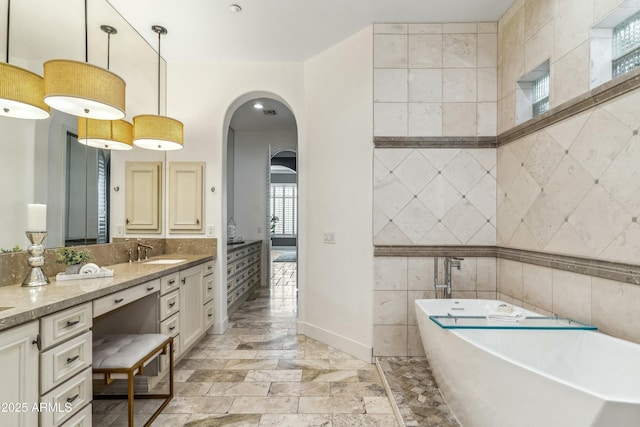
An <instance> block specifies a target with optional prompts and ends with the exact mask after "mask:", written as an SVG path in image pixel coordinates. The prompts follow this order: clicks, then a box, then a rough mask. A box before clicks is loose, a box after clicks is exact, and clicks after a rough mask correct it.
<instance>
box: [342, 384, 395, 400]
mask: <svg viewBox="0 0 640 427" xmlns="http://www.w3.org/2000/svg"><path fill="white" fill-rule="evenodd" d="M331 396H332V397H339V396H363V397H364V396H369V397H382V396H384V397H385V398H386V397H387V392H386V391H385V389H384V387H383V386H381V385H380V384H378V383H367V382H362V383H361V382H358V383H345V382H342V383H331Z"/></svg>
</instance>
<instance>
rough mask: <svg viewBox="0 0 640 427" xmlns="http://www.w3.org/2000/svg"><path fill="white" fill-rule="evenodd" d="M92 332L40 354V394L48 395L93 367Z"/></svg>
mask: <svg viewBox="0 0 640 427" xmlns="http://www.w3.org/2000/svg"><path fill="white" fill-rule="evenodd" d="M91 336H92V335H91V331H87V332H85V333H84V334H82V335H80V336H79V337H76V338H73V339H71V340H69V341H67V342H65V343H63V344H60V345H58V346H57V347H54V348H52V349H50V350H47V351H45V352H43V353H41V354H40V392H41V393H46V392H48V391H49V390H51V389H52V388H54V387H55V386H57V385H58V384H61V383H62V382H63V381H65V380H66V379H68V378H71V377H72V376H74V375H75V374H77V373H78V372H80V371H82V370H83V369H85V368H86V367H88V366H90V365H91V361H92V356H93V353H92V344H93V343H92V341H91Z"/></svg>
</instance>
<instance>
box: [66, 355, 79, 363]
mask: <svg viewBox="0 0 640 427" xmlns="http://www.w3.org/2000/svg"><path fill="white" fill-rule="evenodd" d="M78 359H80V355H77V356H73V357H67V364H69V363H73V362H75V361H76V360H78Z"/></svg>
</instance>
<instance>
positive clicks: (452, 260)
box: [433, 256, 464, 298]
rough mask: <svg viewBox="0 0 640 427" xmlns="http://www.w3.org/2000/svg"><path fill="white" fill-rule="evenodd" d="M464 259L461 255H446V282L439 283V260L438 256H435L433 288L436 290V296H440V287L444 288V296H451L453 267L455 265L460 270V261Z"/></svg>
mask: <svg viewBox="0 0 640 427" xmlns="http://www.w3.org/2000/svg"><path fill="white" fill-rule="evenodd" d="M463 259H464V258H461V257H449V256H447V257H444V283H439V280H438V266H439V261H438V257H434V258H433V288H434V289H435V291H436V298H438V289H443V290H444V298H451V269H452V268H454V267H455V268H457V269H458V270H460V266H461V263H460V261H462V260H463Z"/></svg>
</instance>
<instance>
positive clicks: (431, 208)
mask: <svg viewBox="0 0 640 427" xmlns="http://www.w3.org/2000/svg"><path fill="white" fill-rule="evenodd" d="M373 170H374V182H373V187H374V190H373V199H374V210H373V223H374V230H373V236H374V237H373V241H374V244H376V245H465V244H469V245H495V244H496V198H495V195H496V150H495V149H491V148H486V149H447V148H443V149H438V148H427V149H406V148H398V149H394V148H391V149H390V148H379V149H375V150H374V167H373Z"/></svg>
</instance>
